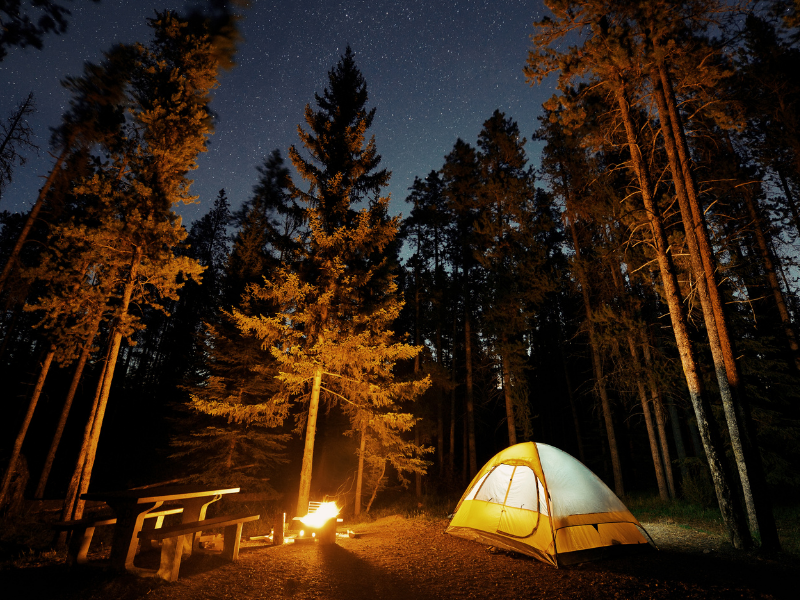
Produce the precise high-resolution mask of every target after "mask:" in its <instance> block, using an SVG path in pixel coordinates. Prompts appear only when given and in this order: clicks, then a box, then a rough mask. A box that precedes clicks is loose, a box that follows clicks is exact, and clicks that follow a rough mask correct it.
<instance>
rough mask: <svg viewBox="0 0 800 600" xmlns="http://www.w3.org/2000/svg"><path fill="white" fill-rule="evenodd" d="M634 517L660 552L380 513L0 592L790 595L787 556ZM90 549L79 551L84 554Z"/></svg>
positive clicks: (17, 572)
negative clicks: (509, 539) (489, 537)
mask: <svg viewBox="0 0 800 600" xmlns="http://www.w3.org/2000/svg"><path fill="white" fill-rule="evenodd" d="M643 525H644V527H645V528H647V529H648V531H649V532H650V533H651V534H652V535H653V537H654V539H655V540H656V543H658V544H659V547H660V550H659V551H652V550H651V551H649V552H644V553H641V554H632V555H630V556H626V557H618V558H613V559H607V560H602V561H596V562H591V563H584V564H581V565H576V566H572V567H568V568H562V569H556V568H555V567H553V566H551V565H547V564H544V563H542V562H539V561H537V560H535V559H533V558H530V557H528V556H523V555H519V554H511V553H506V552H492V551H490V550H489V549H488V548H487V547H486V546H484V545H481V544H478V543H475V542H470V541H468V540H464V539H460V538H457V537H453V536H450V535H445V534H444V533H443V532H444V530H445V528H446V526H447V521H446V520H445V519H431V518H425V517H420V518H409V519H406V518H403V517H400V516H390V517H385V518H382V519H379V520H377V521H375V522H373V523H366V524H361V525H358V526H356V527H355V528H356V529H357V531H359V532H360V533H361V534H362V535H360V536H359V537H358V538H355V539H349V538H347V539H342V538H340V539H338V540H337V543H336V545H334V546H318V545H315V544H313V545H312V544H310V545H305V544H294V545H289V544H287V545H284V546H277V547H272V546H265V545H263V543H261V542H248V543H243V544H242V548H241V551H240V555H239V561H238V562H237V563H226V562H225V561H223V560H222V559H220V558H218V557H213V556H207V555H206V556H192V558H190V559H189V560H188V561H186V563H185V564H184V565H183V566H182V567H181V576H180V578H179V579H178V581H176V582H175V583H166V582H161V581H157V580H154V579H141V578H138V577H135V576H133V575H114V574H111V573H108V572H106V571H103V570H101V569H96V568H95V569H92V568H79V569H69V568H67V567H66V565H63V564H46V563H45V564H43V563H42V562H38V563H37V564H35V565H30V566H25V564H24V563H22V562H17V563H16V564H15V565H14V567H13V568H11V569H8V568H6V569H5V570H3V571H2V572H0V581H2V582H3V588H4V591H11V590H12V589H13V592H14V593H13V594H11V595H9V596H8V597H10V598H42V599H44V598H48V599H53V600H61V599H63V600H73V599H78V598H81V599H87V600H100V599H106V598H112V597H113V598H119V599H120V600H138V599H140V598H141V599H144V598H146V599H147V600H178V599H180V600H183V599H185V598H193V599H217V598H219V599H221V598H237V599H256V598H264V599H266V598H294V599H307V598H325V599H330V600H344V599H348V600H353V599H361V598H363V599H367V598H369V599H370V600H372V599H375V598H382V599H384V598H385V599H395V598H397V599H400V598H402V599H404V600H405V599H408V598H420V599H448V598H457V599H469V598H492V599H493V600H503V599H520V598H547V599H548V600H560V599H565V598H581V599H583V598H624V599H628V598H642V599H650V598H659V599H660V598H704V599H705V598H709V599H710V598H793V597H795V596H794V594H792V591H791V590H792V588H793V587H794V585H793V584H794V581H793V580H794V579H795V578H796V573H797V572H798V567H800V564H798V562H797V561H796V560H795V559H793V558H790V557H782V558H781V559H780V560H764V559H761V558H758V557H756V556H752V555H748V554H744V553H739V552H736V551H734V550H732V549H731V548H730V546H729V545H728V544H727V543H725V542H724V541H723V540H722V539H721V538H720V537H718V536H716V535H713V534H708V533H704V532H700V531H697V530H691V529H685V528H682V527H680V526H678V525H676V524H667V523H646V522H645V523H643ZM643 550H647V548H643ZM101 558H102V556H101V555H94V556H93V555H92V553H91V552H90V553H89V559H90V562H92V561H97V562H98V563H99V562H100V560H99V559H101ZM154 558H155V559H156V560H157V553H155V556H154ZM8 566H10V565H8ZM794 591H795V593H796V589H795V590H794Z"/></svg>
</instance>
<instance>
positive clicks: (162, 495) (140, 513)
mask: <svg viewBox="0 0 800 600" xmlns="http://www.w3.org/2000/svg"><path fill="white" fill-rule="evenodd" d="M238 492H239V488H238V487H236V488H208V487H205V486H201V485H171V486H159V487H152V488H145V489H136V490H120V491H112V492H101V493H89V494H83V495H82V496H81V498H83V499H84V500H99V501H103V502H105V503H106V504H108V505H109V506H110V507H111V509H112V510H113V511H114V514H115V515H116V518H117V523H116V525H115V527H114V538H113V540H112V542H111V555H110V560H111V567H112V568H114V569H119V570H121V571H122V570H124V571H132V572H134V573H138V574H140V575H152V574H155V573H154V572H151V571H148V570H145V569H139V568H138V567H135V566H134V564H133V560H134V558H135V556H136V550H137V548H138V546H139V541H140V539H143V540H146V541H151V542H152V540H154V539H156V540H157V539H161V538H158V537H155V538H152V537H148V535H147V534H145V535H144V536H142V538H140V537H139V534H140V533H141V532H149V531H159V532H163V531H169V530H170V529H169V528H167V527H160V528H149V527H145V523H147V524H148V525H149V522H148V521H149V520H150V519H149V516H150V515H153V514H158V513H157V511H158V510H159V508H160V507H161V505H162V504H164V503H165V502H167V503H174V502H179V503H180V504H181V505H182V506H183V511H182V513H181V519H182V521H183V523H182V524H183V525H186V526H190V527H189V530H188V531H186V532H184V533H181V534H176V535H175V536H174V537H175V538H176V540H175V544H176V546H177V550H179V551H177V550H176V554H179V555H180V554H183V555H184V556H189V555H191V554H192V551H193V550H199V547H200V540H199V538H198V536H197V535H196V533H197V532H199V531H200V530H201V529H202V528H203V527H209V523H210V522H213V521H214V520H213V519H206V518H205V516H206V508H207V507H208V506H209V505H210V504H211V503H213V502H216V501H217V500H219V499H220V498H222V496H223V495H224V494H236V493H238ZM248 516H253V518H254V519H257V518H258V515H248ZM237 517H238V515H237ZM146 519H147V521H146ZM243 522H244V521H243ZM200 523H203V525H202V526H200V529H193V530H192V529H191V526H199V524H200ZM217 526H220V525H219V523H217ZM173 531H174V530H173ZM178 542H180V543H178ZM170 544H171V542H170V543H168V544H167V545H168V546H169V545H170ZM162 553H163V550H162ZM171 572H172V570H170V573H171ZM175 573H177V571H175Z"/></svg>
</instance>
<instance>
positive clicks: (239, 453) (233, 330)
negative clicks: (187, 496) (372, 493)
mask: <svg viewBox="0 0 800 600" xmlns="http://www.w3.org/2000/svg"><path fill="white" fill-rule="evenodd" d="M258 171H259V173H260V175H261V176H260V178H259V182H258V184H257V185H256V186H255V188H254V193H253V196H252V197H251V198H250V199H249V200H248V201H247V202H245V203H244V205H243V206H242V208H241V210H240V211H238V213H237V214H236V215H235V217H234V218H235V220H236V221H238V230H237V232H236V234H235V236H234V242H233V250H232V252H231V254H230V256H228V257H226V259H225V260H218V261H215V262H216V263H217V264H218V265H220V266H221V267H223V268H224V277H223V278H222V279H224V281H220V286H221V288H222V289H221V296H220V297H218V298H217V300H216V301H215V302H214V303H213V305H212V312H213V314H210V315H207V316H206V317H205V320H204V323H203V324H202V325H203V326H202V329H203V331H202V332H198V335H199V337H200V339H201V340H202V352H201V353H200V354H201V355H202V356H204V357H205V359H204V360H203V361H202V362H200V363H199V364H197V365H196V368H197V370H198V371H199V372H198V373H195V374H192V379H196V380H197V381H196V382H194V381H193V382H192V383H191V384H190V385H186V386H185V389H186V390H187V391H189V393H190V394H191V402H190V404H189V405H188V407H187V408H188V409H189V411H191V412H190V415H189V416H188V417H187V419H186V420H182V421H181V423H180V430H181V433H180V434H179V435H177V436H174V437H173V440H172V442H171V445H172V446H173V447H174V448H175V449H176V452H175V453H174V454H173V458H174V459H176V460H180V461H183V460H189V461H190V463H191V467H190V468H191V469H192V470H193V471H194V474H193V477H194V478H195V479H198V480H202V481H206V482H209V483H211V482H212V481H213V482H216V483H222V482H223V481H226V479H225V477H226V472H227V471H226V470H225V469H224V468H222V467H221V466H220V465H229V469H228V471H230V472H232V473H234V474H235V476H236V477H237V478H240V479H239V481H240V482H241V484H242V485H243V486H246V487H248V488H249V489H254V490H258V489H261V490H265V491H271V492H274V490H272V488H271V487H270V486H269V485H268V484H267V483H266V481H267V478H266V477H264V475H266V474H267V473H268V470H269V468H270V467H274V466H275V465H277V464H279V463H281V462H285V460H286V458H285V456H284V455H283V454H282V452H281V451H282V450H283V446H284V443H285V441H286V440H287V439H288V435H286V434H281V433H276V432H275V430H276V429H277V430H280V428H281V427H282V426H283V423H284V420H285V419H286V417H287V414H288V413H287V409H288V406H287V405H286V404H280V403H276V402H275V401H274V400H273V396H274V395H275V394H276V392H277V391H278V385H277V381H276V380H275V376H276V374H277V369H276V361H275V360H274V359H273V358H272V356H271V355H270V353H269V351H268V350H265V349H264V348H262V347H261V346H262V345H261V342H260V341H259V340H257V339H254V338H253V337H250V336H245V335H243V334H242V332H241V331H239V329H238V328H237V327H236V325H235V323H234V322H233V320H232V318H231V315H230V313H229V312H228V311H227V309H226V308H224V307H229V306H230V304H232V303H235V304H236V305H237V306H238V309H239V310H241V311H243V312H245V313H247V314H248V315H257V314H261V313H267V314H271V313H272V312H274V309H275V307H274V305H273V304H271V303H269V302H255V301H253V300H252V299H248V298H245V300H244V301H243V299H242V293H243V292H244V290H245V288H246V287H247V286H248V285H252V284H255V283H258V282H260V281H263V277H264V276H265V275H268V274H270V273H272V272H273V271H274V269H276V268H277V267H278V266H279V265H281V264H282V263H284V262H285V263H286V264H290V263H291V255H292V252H293V250H292V248H293V247H294V246H295V245H296V242H294V240H293V239H292V238H293V237H294V234H295V233H296V230H297V228H298V226H299V225H300V221H301V215H300V214H299V211H298V210H297V207H296V205H295V203H294V202H293V200H292V198H291V197H290V196H289V195H288V194H287V193H286V187H287V185H288V181H289V174H288V170H287V169H286V168H285V167H284V166H283V159H282V158H281V156H280V153H279V152H278V151H277V150H276V151H274V152H272V153H271V154H270V156H269V157H268V158H267V159H266V160H265V162H264V165H263V166H261V167H259V169H258ZM201 245H203V244H202V242H201ZM206 245H207V244H206ZM205 285H206V282H205V275H204V282H203V287H204V286H205ZM201 289H202V287H201ZM206 312H208V311H206ZM198 415H200V416H198ZM254 474H256V475H258V476H255V475H254Z"/></svg>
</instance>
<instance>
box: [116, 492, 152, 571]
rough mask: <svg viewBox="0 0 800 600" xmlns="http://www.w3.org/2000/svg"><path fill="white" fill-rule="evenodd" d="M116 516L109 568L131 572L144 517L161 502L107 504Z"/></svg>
mask: <svg viewBox="0 0 800 600" xmlns="http://www.w3.org/2000/svg"><path fill="white" fill-rule="evenodd" d="M108 504H109V505H111V508H113V509H114V513H115V514H116V515H117V525H116V527H114V538H113V541H112V542H111V567H112V568H113V569H118V570H125V571H131V570H133V569H134V566H133V559H134V558H135V557H136V548H137V547H138V545H139V532H140V531H141V530H142V525H143V523H144V519H145V515H146V514H147V513H148V512H150V511H151V510H153V509H154V508H158V507H159V506H161V505H162V504H163V502H150V503H147V504H130V503H128V502H124V503H123V502H121V503H116V502H115V503H113V504H112V503H111V502H109V503H108Z"/></svg>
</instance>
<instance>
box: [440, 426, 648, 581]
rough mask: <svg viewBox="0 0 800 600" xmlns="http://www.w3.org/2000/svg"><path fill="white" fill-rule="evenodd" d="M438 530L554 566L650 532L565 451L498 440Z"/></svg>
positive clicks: (642, 537)
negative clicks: (505, 445) (502, 443)
mask: <svg viewBox="0 0 800 600" xmlns="http://www.w3.org/2000/svg"><path fill="white" fill-rule="evenodd" d="M446 533H451V534H453V535H456V536H458V537H463V538H466V539H468V540H474V541H476V542H480V543H482V544H489V545H491V546H496V547H498V548H503V549H505V550H514V551H516V552H522V553H523V554H528V555H530V556H533V557H534V558H538V559H539V560H542V561H544V562H547V563H550V564H552V565H555V566H561V565H568V564H574V563H576V562H582V561H585V560H591V559H594V558H600V557H601V556H602V555H603V554H604V553H606V552H607V551H608V549H609V548H610V547H611V546H618V545H628V544H647V543H648V538H649V537H650V536H649V535H648V534H647V532H646V531H645V530H644V528H642V526H641V525H640V524H639V521H637V520H636V517H634V516H633V515H632V514H631V512H630V511H629V510H628V509H627V508H626V507H625V505H624V504H623V503H622V501H621V500H620V499H619V498H618V497H617V496H616V495H615V494H614V492H612V491H611V490H610V489H609V488H608V486H607V485H606V484H604V483H603V482H602V481H601V480H600V478H599V477H597V475H595V474H594V473H592V472H591V471H590V470H589V469H587V468H586V467H585V466H583V464H581V463H580V462H579V461H578V460H576V459H574V458H573V457H572V456H570V455H569V454H567V453H566V452H563V451H561V450H559V449H558V448H554V447H553V446H548V445H547V444H539V443H535V442H526V443H524V444H516V445H514V446H511V447H509V448H506V449H505V450H503V451H502V452H499V453H498V454H497V455H495V457H494V458H492V459H491V460H490V461H489V462H487V463H486V464H485V465H484V467H483V468H482V469H481V470H480V471H479V472H478V474H477V475H476V476H475V478H474V479H473V480H472V482H471V483H470V484H469V487H468V488H467V491H466V492H465V493H464V495H463V496H462V497H461V500H460V501H459V503H458V506H457V507H456V510H455V514H454V515H453V519H452V521H451V522H450V526H449V527H448V528H447V531H446ZM645 536H646V537H645ZM651 542H652V540H651Z"/></svg>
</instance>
